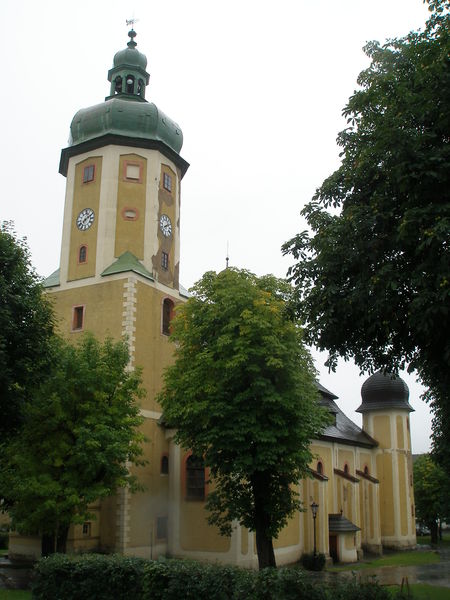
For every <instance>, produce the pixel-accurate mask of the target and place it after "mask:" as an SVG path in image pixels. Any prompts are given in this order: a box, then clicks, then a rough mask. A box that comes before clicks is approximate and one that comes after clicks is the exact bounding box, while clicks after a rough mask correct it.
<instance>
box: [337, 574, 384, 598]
mask: <svg viewBox="0 0 450 600" xmlns="http://www.w3.org/2000/svg"><path fill="white" fill-rule="evenodd" d="M332 592H333V595H332V597H333V600H392V596H391V594H390V592H389V590H388V589H387V588H386V587H382V586H381V585H379V584H378V583H377V582H376V581H373V582H361V581H360V580H357V579H356V578H353V579H350V580H347V581H340V582H339V583H338V585H336V586H333V588H332Z"/></svg>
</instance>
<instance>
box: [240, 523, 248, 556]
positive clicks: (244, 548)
mask: <svg viewBox="0 0 450 600" xmlns="http://www.w3.org/2000/svg"><path fill="white" fill-rule="evenodd" d="M247 552H248V529H247V528H246V527H241V554H247Z"/></svg>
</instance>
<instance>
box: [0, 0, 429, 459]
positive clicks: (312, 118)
mask: <svg viewBox="0 0 450 600" xmlns="http://www.w3.org/2000/svg"><path fill="white" fill-rule="evenodd" d="M427 15H428V12H427V8H426V6H424V5H423V3H422V0H378V1H377V2H373V1H371V2H369V0H308V1H307V0H279V1H278V2H274V1H272V0H270V1H269V0H259V1H257V0H241V2H237V1H236V0H228V1H227V2H223V1H219V0H216V1H212V0H190V1H189V2H188V1H186V0H164V1H162V0H152V1H149V0H146V1H144V0H136V1H135V2H124V1H123V0H121V1H119V0H108V1H106V0H97V1H95V2H93V1H91V2H87V1H86V0H78V1H77V2H74V1H73V0H65V1H64V2H61V1H60V0H58V1H56V0H48V1H46V0H43V1H41V2H36V0H14V1H13V0H2V2H1V3H0V23H1V25H0V27H1V35H0V55H1V56H2V63H3V78H2V81H3V84H2V86H3V90H2V94H1V97H0V110H1V116H2V121H1V127H2V135H1V138H0V176H1V181H2V182H3V190H2V192H3V193H2V194H1V197H0V220H13V221H14V222H15V226H16V230H17V232H18V233H19V235H21V236H26V237H27V238H28V242H29V245H30V248H31V252H32V260H33V264H34V265H35V267H36V270H37V271H38V273H40V274H41V275H45V276H46V275H49V274H50V273H51V272H52V271H54V270H55V269H56V268H57V267H58V266H59V251H60V243H61V230H62V217H63V204H64V193H65V179H64V177H62V176H61V175H59V174H58V164H59V157H60V151H61V149H62V148H64V147H66V146H67V140H68V135H69V126H70V122H71V119H72V117H73V115H74V114H75V112H76V111H77V110H78V109H79V108H83V107H87V106H91V105H94V104H97V103H99V102H102V101H103V100H104V98H105V96H106V95H108V94H109V83H108V81H107V71H108V69H109V68H111V66H112V60H113V56H114V54H115V52H116V51H117V50H120V49H122V48H124V47H125V45H126V42H127V41H128V37H127V31H128V29H129V28H127V27H126V25H125V20H126V19H127V18H128V19H129V18H131V17H133V16H136V17H137V18H138V19H139V22H138V23H137V24H136V26H135V29H136V31H137V34H138V35H137V38H136V41H137V43H138V49H139V50H140V51H141V52H143V53H144V54H146V56H147V58H148V68H147V70H148V71H149V73H150V76H151V78H150V85H149V87H147V92H146V98H147V100H149V101H150V102H154V103H155V104H156V105H157V106H158V107H159V108H160V109H161V110H162V111H163V112H165V113H166V114H167V115H168V116H169V117H171V118H172V119H174V120H175V121H176V122H177V123H178V124H179V125H180V126H181V128H182V130H183V134H184V146H183V148H182V151H181V155H182V156H183V158H185V159H186V160H187V161H188V162H189V163H190V164H191V167H190V168H189V170H188V172H187V174H186V175H185V177H184V179H183V183H182V199H181V206H182V209H181V210H182V212H181V231H182V238H181V281H182V283H183V284H184V285H185V287H190V286H191V285H192V284H193V283H194V282H195V281H197V280H198V279H199V278H200V277H201V276H202V274H203V273H204V272H205V271H207V270H220V269H222V268H223V267H224V266H225V256H226V249H227V242H228V243H229V256H230V264H231V265H234V266H237V267H242V268H247V269H249V270H251V271H253V272H255V273H256V274H258V275H263V274H265V273H274V274H275V275H277V276H280V277H284V276H285V274H286V271H287V268H288V267H289V265H290V263H291V259H290V258H283V257H282V256H281V252H280V247H281V245H282V244H283V242H285V241H286V240H288V239H290V238H291V237H292V236H293V235H294V234H295V233H297V232H298V231H301V230H303V229H304V228H305V223H304V222H302V221H301V219H300V216H299V212H300V210H301V208H302V207H303V206H304V204H305V203H306V202H308V201H309V200H310V199H311V197H312V195H313V193H314V191H315V189H316V188H317V187H318V186H319V185H320V184H321V183H322V181H323V180H324V179H325V178H326V177H327V176H328V175H330V174H331V173H332V172H333V171H334V170H335V169H336V168H337V167H338V165H339V157H338V153H339V149H338V147H337V145H336V141H335V140H336V135H337V133H338V132H339V131H340V130H341V129H343V128H344V127H345V121H344V119H343V118H342V116H341V111H342V108H343V107H344V105H345V104H346V102H347V100H348V98H349V96H350V95H351V94H352V93H353V91H354V89H355V88H356V78H357V76H358V74H359V72H360V71H361V70H362V69H363V68H365V67H366V66H368V64H369V62H368V59H367V57H366V56H365V55H364V53H363V52H362V47H363V46H364V44H365V43H366V42H367V41H369V40H373V39H377V40H379V41H384V40H385V39H386V38H390V37H395V36H401V35H404V34H406V33H407V32H408V31H410V30H411V29H418V28H420V27H423V25H424V23H425V20H426V18H427ZM324 359H325V357H320V358H319V360H318V361H317V367H318V369H319V370H320V372H321V377H320V380H321V382H322V384H323V385H325V387H327V388H328V389H330V390H331V391H333V392H334V393H336V395H338V396H339V401H338V402H339V405H340V407H341V408H342V410H344V412H346V414H347V415H348V416H349V417H350V418H352V419H353V420H354V421H355V422H356V423H358V424H361V418H360V415H358V414H357V413H353V411H354V409H355V408H357V407H358V406H359V404H360V387H361V384H362V382H363V381H364V379H365V377H362V378H360V377H359V372H358V369H357V368H356V367H355V366H354V365H350V364H348V363H347V364H342V365H341V366H340V367H339V369H338V371H337V373H335V374H328V373H327V372H326V369H325V367H323V362H324ZM404 378H405V380H406V381H407V383H408V386H409V388H410V392H411V397H410V401H411V403H412V405H413V406H414V408H415V409H416V412H415V413H413V414H412V418H411V422H412V438H413V452H415V453H418V452H425V451H428V449H429V435H430V421H431V419H430V415H429V409H428V407H427V405H426V404H424V403H423V402H422V401H421V400H420V399H419V395H420V393H421V388H420V387H419V386H418V385H417V384H416V383H415V380H414V377H412V376H408V375H406V376H405V377H404Z"/></svg>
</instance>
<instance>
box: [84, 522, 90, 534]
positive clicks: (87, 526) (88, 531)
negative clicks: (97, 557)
mask: <svg viewBox="0 0 450 600" xmlns="http://www.w3.org/2000/svg"><path fill="white" fill-rule="evenodd" d="M83 535H91V524H90V523H89V522H88V521H87V522H86V523H83Z"/></svg>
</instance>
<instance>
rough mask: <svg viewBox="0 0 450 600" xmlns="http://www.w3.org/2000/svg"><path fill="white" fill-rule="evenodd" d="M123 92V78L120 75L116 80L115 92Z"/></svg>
mask: <svg viewBox="0 0 450 600" xmlns="http://www.w3.org/2000/svg"><path fill="white" fill-rule="evenodd" d="M121 91H122V77H120V75H118V76H117V77H116V78H115V80H114V92H115V93H116V94H120V93H121Z"/></svg>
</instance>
